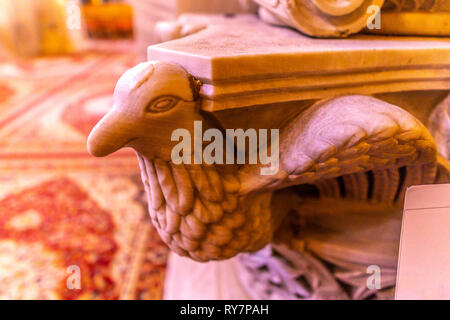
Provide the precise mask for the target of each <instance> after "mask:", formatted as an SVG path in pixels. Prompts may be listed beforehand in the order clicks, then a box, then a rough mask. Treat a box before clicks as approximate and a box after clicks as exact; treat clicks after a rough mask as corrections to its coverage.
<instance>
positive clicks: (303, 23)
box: [255, 0, 384, 37]
mask: <svg viewBox="0 0 450 320" xmlns="http://www.w3.org/2000/svg"><path fill="white" fill-rule="evenodd" d="M255 1H256V2H257V3H258V4H260V5H261V6H262V8H263V11H262V12H261V16H263V17H268V16H269V15H273V17H272V19H270V18H269V19H267V18H266V19H264V18H263V19H264V20H269V21H268V22H271V23H274V22H275V21H279V22H280V23H282V24H286V25H288V26H290V27H293V28H295V29H297V30H299V31H301V32H302V33H305V34H307V35H310V36H314V37H345V36H348V35H350V34H353V33H356V32H359V31H360V30H362V29H363V28H364V27H365V26H366V25H367V21H368V19H370V17H371V16H372V15H373V14H374V12H373V10H368V8H369V7H370V6H373V5H375V6H377V7H378V8H381V7H382V6H383V3H384V0H255ZM264 10H265V11H264Z"/></svg>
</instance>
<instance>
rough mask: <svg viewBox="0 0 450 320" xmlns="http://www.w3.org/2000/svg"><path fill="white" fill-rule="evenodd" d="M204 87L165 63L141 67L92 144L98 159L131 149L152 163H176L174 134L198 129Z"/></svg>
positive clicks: (122, 83)
mask: <svg viewBox="0 0 450 320" xmlns="http://www.w3.org/2000/svg"><path fill="white" fill-rule="evenodd" d="M198 87H199V85H198V81H197V80H195V79H193V78H192V76H190V75H189V74H188V73H187V72H186V71H185V70H184V69H183V68H182V67H180V66H178V65H176V64H171V63H166V62H160V61H157V62H156V61H149V62H145V63H141V64H139V65H137V66H135V67H134V68H132V69H130V70H128V71H127V72H126V73H125V74H124V75H123V76H122V77H121V78H120V79H119V81H118V83H117V85H116V88H115V91H114V98H113V106H112V108H111V110H110V111H109V112H108V113H107V114H106V115H105V116H104V117H103V119H102V120H101V121H100V122H99V123H98V124H97V125H96V126H95V128H94V129H93V130H92V132H91V134H90V135H89V138H88V150H89V152H90V153H91V154H92V155H94V156H98V157H103V156H106V155H109V154H111V153H113V152H115V151H117V150H119V149H121V148H123V147H131V148H133V149H135V150H136V151H137V152H139V153H140V154H141V155H143V156H145V157H146V158H147V159H154V158H158V159H162V160H169V159H170V150H171V149H172V147H173V146H171V134H172V132H173V131H174V130H175V129H177V128H186V129H188V130H191V129H192V126H193V123H194V121H195V120H200V119H201V116H200V114H199V113H198V112H197V110H196V108H197V107H196V100H197V99H196V98H197V95H198Z"/></svg>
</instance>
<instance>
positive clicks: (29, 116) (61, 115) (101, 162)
mask: <svg viewBox="0 0 450 320" xmlns="http://www.w3.org/2000/svg"><path fill="white" fill-rule="evenodd" d="M133 52H134V50H133V46H132V44H130V43H122V44H119V45H112V46H110V45H106V46H102V49H101V50H100V49H96V50H89V51H87V52H86V53H84V54H78V55H74V56H70V57H52V58H35V59H27V60H14V59H11V58H10V57H7V56H6V55H4V54H2V55H0V299H160V298H161V294H162V284H163V278H164V272H165V264H166V258H167V248H166V246H165V245H164V244H163V243H162V242H161V241H160V239H159V237H158V235H157V234H156V231H155V230H154V229H153V227H152V226H151V225H150V220H149V218H148V216H147V209H146V203H145V197H144V194H143V192H144V191H143V188H142V186H141V181H140V174H139V169H138V164H137V160H136V157H135V155H134V152H133V151H131V150H123V151H121V152H118V153H117V154H115V155H112V156H110V157H107V158H103V159H97V158H93V157H91V156H90V155H89V154H88V153H87V151H86V139H87V136H88V134H89V132H90V130H91V129H92V127H93V126H94V125H95V123H96V122H97V121H98V120H99V119H100V118H101V116H102V115H103V114H104V113H105V112H106V111H107V110H108V109H109V108H110V107H111V102H112V92H113V90H114V85H115V82H116V81H117V79H118V78H119V76H120V75H121V74H122V73H123V72H124V71H125V70H126V69H127V68H129V67H131V66H132V65H134V64H135V63H136V62H137V61H136V58H135V55H134V53H133Z"/></svg>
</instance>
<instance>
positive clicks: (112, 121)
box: [87, 108, 133, 157]
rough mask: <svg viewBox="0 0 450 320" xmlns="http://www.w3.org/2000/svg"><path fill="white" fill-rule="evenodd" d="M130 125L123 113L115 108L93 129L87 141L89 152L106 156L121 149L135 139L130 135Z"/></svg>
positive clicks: (97, 155)
mask: <svg viewBox="0 0 450 320" xmlns="http://www.w3.org/2000/svg"><path fill="white" fill-rule="evenodd" d="M129 127H130V126H129V125H128V123H127V121H126V119H124V118H123V115H121V113H120V112H119V111H118V110H117V109H115V108H113V109H112V110H111V111H109V112H108V113H107V114H106V115H105V116H104V117H103V119H102V120H100V122H99V123H97V125H96V126H95V127H94V129H92V131H91V134H90V135H89V137H88V141H87V148H88V151H89V153H90V154H91V155H93V156H95V157H104V156H107V155H109V154H111V153H113V152H115V151H117V150H119V149H121V148H122V147H124V146H125V145H127V144H128V143H129V142H131V140H133V139H130V138H129V137H128V136H129V135H130V132H129Z"/></svg>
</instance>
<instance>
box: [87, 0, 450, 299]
mask: <svg viewBox="0 0 450 320" xmlns="http://www.w3.org/2000/svg"><path fill="white" fill-rule="evenodd" d="M267 2H268V3H269V2H270V3H271V4H272V5H274V6H276V5H285V4H287V3H290V4H292V3H298V2H299V1H297V2H296V1H290V2H287V1H284V2H283V1H281V0H280V1H267ZM313 2H314V4H315V5H318V6H322V9H323V10H325V11H328V12H332V13H333V14H336V11H333V10H338V9H339V8H335V7H334V6H333V4H334V3H335V2H334V1H331V2H330V1H311V3H313ZM347 2H348V3H353V4H354V5H356V4H357V3H359V5H363V3H364V5H367V4H368V2H372V3H373V2H377V1H347ZM379 2H382V1H379ZM327 4H328V5H330V7H327V6H326V5H327ZM324 8H325V9H324ZM344 9H345V8H340V9H339V10H342V11H339V10H338V11H337V12H344V11H345V10H344ZM346 10H347V9H346ZM348 10H349V9H348ZM205 19H206V20H208V19H210V18H205ZM211 19H215V18H214V17H212V18H211ZM227 19H228V18H222V20H220V19H217V20H218V21H217V22H216V24H214V23H210V22H207V23H206V26H205V28H201V30H199V31H198V32H196V33H193V34H192V35H190V36H188V37H186V38H182V39H179V40H175V41H171V42H168V43H166V44H161V45H157V46H154V47H150V48H149V60H150V61H148V62H144V63H141V64H139V65H137V66H136V67H134V68H132V69H131V70H129V71H127V72H126V73H125V74H124V75H123V76H122V77H121V79H120V80H119V81H118V83H117V86H116V89H115V93H114V100H113V106H112V109H111V110H110V111H109V112H108V114H107V115H106V116H105V117H104V118H103V119H102V120H101V121H100V122H99V123H98V124H97V125H96V127H95V128H94V129H93V130H92V132H91V134H90V136H89V139H88V149H89V152H90V153H91V154H93V155H95V156H106V155H108V154H111V153H113V152H115V151H117V150H119V149H121V148H124V147H131V148H133V149H135V150H136V153H137V157H138V160H139V164H140V168H141V172H142V181H143V183H144V186H145V190H146V192H147V199H148V205H149V213H150V217H151V220H152V222H153V225H154V226H155V227H156V229H157V230H158V232H159V234H160V236H161V238H162V239H163V240H164V242H165V243H167V245H168V246H169V247H170V248H171V249H172V250H173V251H174V252H176V253H177V254H179V255H182V256H187V257H189V258H191V259H193V260H196V261H211V260H224V259H229V258H232V257H235V256H236V255H238V254H240V253H245V254H244V255H242V256H239V257H238V259H239V261H240V262H239V264H240V266H241V268H242V270H243V271H242V272H241V274H242V275H243V277H244V278H245V277H247V278H246V279H244V278H243V282H242V283H243V285H244V286H246V287H247V288H248V289H249V290H248V291H249V292H250V291H251V292H252V293H253V295H254V297H257V298H292V299H306V298H316V299H318V298H357V299H360V298H369V297H377V298H385V297H390V293H391V292H392V289H393V286H394V285H395V276H394V275H395V269H396V259H397V258H396V257H397V249H398V240H399V232H400V221H401V212H402V205H403V197H404V193H405V190H406V188H407V187H408V186H410V185H413V184H432V183H444V182H448V181H450V174H449V172H450V166H449V162H448V156H449V154H448V150H449V148H448V141H449V139H448V137H449V134H448V128H449V117H448V106H449V105H448V98H447V100H445V101H444V102H442V103H441V104H439V106H438V107H437V108H436V109H435V111H434V112H433V109H434V108H435V106H436V104H437V101H439V100H441V98H442V97H443V96H445V95H447V94H448V90H449V89H450V83H449V81H448V77H445V74H444V75H443V73H445V72H447V71H448V59H446V56H447V57H448V56H449V54H450V48H449V46H448V43H446V42H445V41H442V42H439V41H436V42H434V43H432V44H428V43H427V42H422V41H416V42H414V41H411V42H409V43H408V44H407V45H405V43H404V42H403V41H398V42H397V41H394V40H387V41H382V40H381V39H378V40H377V38H376V37H374V39H373V40H371V41H366V40H361V39H351V40H350V39H349V40H319V39H309V38H306V37H303V36H302V35H300V34H298V33H297V32H294V31H291V30H285V29H278V28H276V27H272V26H268V25H265V24H263V23H261V22H258V21H257V20H256V19H255V18H250V17H248V16H244V17H237V18H232V19H231V18H230V19H228V20H227ZM206 20H205V21H206ZM219 20H220V21H219ZM195 21H198V20H195ZM227 23H228V25H227ZM230 26H233V28H236V29H233V28H230ZM236 30H237V31H236ZM257 30H260V31H259V32H260V34H258V31H257ZM272 34H277V35H278V37H276V38H271V39H267V38H264V37H262V35H265V36H266V37H267V36H271V35H272ZM250 35H251V36H250ZM259 36H261V37H259ZM246 39H249V41H247V42H246V41H245V40H246ZM296 41H298V42H299V43H300V45H299V46H296V45H295V44H296ZM229 42H230V43H233V45H230V46H227V43H229ZM267 47H270V48H271V50H272V51H270V50H269V51H268V50H267V49H266V48H267ZM367 47H369V49H370V50H366V49H367ZM375 49H376V50H375ZM418 52H421V55H420V57H418V58H417V59H416V58H415V56H414V54H415V55H417V53H418ZM396 57H402V58H403V59H405V60H401V59H396ZM338 58H339V59H341V60H339V59H338ZM333 59H335V62H333V61H334V60H333ZM336 61H341V62H336ZM322 62H323V63H322ZM416 67H417V70H415V69H414V68H416ZM308 68H313V70H310V69H308ZM419 69H420V70H419ZM435 69H439V71H436V72H434V71H433V70H435ZM427 70H428V71H427ZM312 71H314V72H312ZM404 72H407V73H408V74H405V73H404ZM427 72H428V73H427ZM424 73H427V75H426V76H425V75H424ZM349 74H352V76H349ZM352 77H354V78H352ZM421 77H424V78H421ZM433 77H435V78H434V79H435V80H433V81H432V80H430V79H432V78H433ZM438 79H439V80H438ZM306 80H308V81H306ZM407 80H408V81H407ZM371 81H372V82H371ZM396 81H397V84H396V85H394V84H393V83H395V82H396ZM308 90H309V91H308ZM338 90H341V91H338ZM408 90H409V91H410V92H406V91H408ZM418 90H420V91H418ZM415 96H420V97H422V98H421V99H420V100H419V101H417V99H411V100H408V97H415ZM414 100H415V101H414ZM395 101H399V103H398V104H397V103H395ZM396 104H397V105H396ZM413 114H415V115H417V116H415V115H413ZM430 115H431V117H430V122H429V126H430V130H431V133H430V131H429V130H428V129H427V128H426V127H425V126H424V125H423V122H426V121H427V119H428V116H430ZM199 123H200V124H201V126H202V130H203V132H204V131H205V130H208V129H211V130H216V131H212V132H219V133H221V132H224V131H225V130H226V129H238V128H243V129H244V130H245V129H248V128H256V129H270V130H272V129H278V130H279V144H277V145H275V143H274V142H273V140H271V142H270V143H269V144H266V145H264V144H259V147H258V148H259V149H258V150H256V151H257V152H259V151H261V148H264V147H267V150H266V152H268V153H270V152H275V153H277V150H278V154H279V163H278V168H277V169H278V170H276V171H275V172H273V174H268V175H265V174H261V172H262V169H264V168H266V167H267V165H265V164H262V163H258V164H247V163H248V162H245V163H239V164H238V162H237V161H231V163H230V164H215V163H211V164H208V163H205V162H202V161H201V160H200V161H198V162H197V160H198V158H197V156H198V155H199V154H198V153H197V151H198V150H197V151H196V146H197V147H199V148H200V149H205V148H207V147H208V146H209V143H208V142H205V140H201V139H200V140H199V139H198V136H197V135H198V131H197V130H198V124H199ZM180 128H182V129H184V130H185V131H183V132H185V133H186V134H187V135H188V136H189V137H194V139H193V140H192V141H193V148H189V149H188V150H183V154H182V158H183V159H191V160H189V161H183V163H175V162H174V161H173V150H174V148H175V147H176V146H177V145H178V143H179V140H176V139H175V140H174V139H173V136H174V132H176V130H178V129H180ZM435 138H436V139H435ZM210 142H211V140H210ZM436 142H437V143H438V145H437V144H436ZM223 148H224V149H225V147H224V146H223ZM221 151H223V152H224V153H225V152H226V151H227V150H216V152H219V153H221ZM200 156H201V154H200ZM234 156H235V155H234ZM192 159H194V160H192ZM231 160H235V159H234V158H232V159H231ZM274 244H276V245H274ZM259 250H263V251H259ZM258 251H259V252H258ZM369 265H378V266H380V267H381V268H382V273H383V280H382V290H381V291H377V292H372V291H370V290H369V291H367V287H366V278H365V277H364V275H366V269H367V266H369ZM245 270H247V271H245ZM193 272H194V271H193ZM246 275H247V276H246ZM252 277H253V280H251V279H252ZM249 279H250V280H249ZM183 281H184V280H183ZM186 281H187V280H186ZM255 283H256V284H255ZM255 285H256V286H259V289H255V288H254V287H252V286H255ZM252 288H253V289H252Z"/></svg>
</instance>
